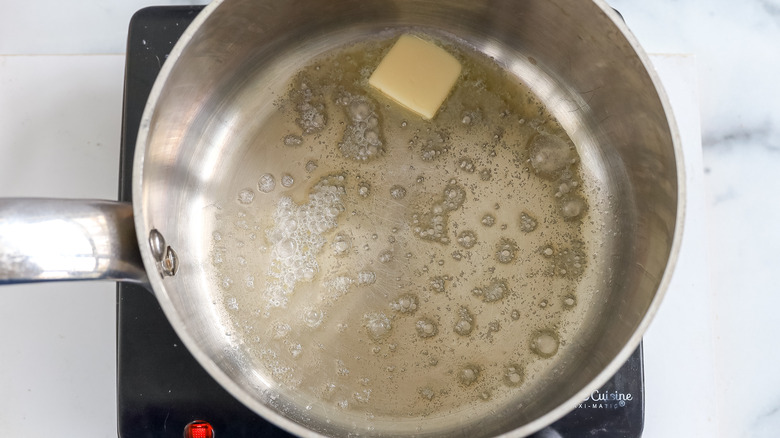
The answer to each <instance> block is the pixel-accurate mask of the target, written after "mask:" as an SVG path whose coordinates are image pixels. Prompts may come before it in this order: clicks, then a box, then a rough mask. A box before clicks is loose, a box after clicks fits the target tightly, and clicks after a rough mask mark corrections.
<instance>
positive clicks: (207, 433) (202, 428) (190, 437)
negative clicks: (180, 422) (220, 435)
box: [184, 420, 214, 438]
mask: <svg viewBox="0 0 780 438" xmlns="http://www.w3.org/2000/svg"><path fill="white" fill-rule="evenodd" d="M184 438H214V428H213V427H211V425H210V424H209V423H207V422H205V421H201V420H197V421H193V422H192V423H190V424H188V425H187V426H186V427H185V428H184Z"/></svg>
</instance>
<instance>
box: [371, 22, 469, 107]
mask: <svg viewBox="0 0 780 438" xmlns="http://www.w3.org/2000/svg"><path fill="white" fill-rule="evenodd" d="M460 70H461V65H460V62H458V60H457V59H455V57H453V56H452V55H450V54H449V53H447V51H446V50H444V49H442V48H441V47H439V46H437V45H435V44H433V43H430V42H428V41H425V40H423V39H421V38H418V37H416V36H412V35H401V37H400V38H398V41H396V43H395V45H393V47H392V48H391V49H390V51H389V52H387V55H385V57H384V58H383V59H382V61H381V62H380V63H379V66H377V68H376V70H374V73H373V74H372V75H371V77H370V78H369V79H368V83H369V84H370V85H371V86H373V87H374V88H376V89H378V90H379V91H381V92H382V93H384V94H385V95H387V96H388V97H390V98H391V99H393V100H395V101H396V102H398V103H399V104H401V105H402V106H404V107H406V108H408V109H410V110H412V111H414V112H415V113H417V114H419V115H421V116H422V117H423V118H425V119H432V118H433V116H435V115H436V112H437V111H438V110H439V107H440V106H441V104H442V103H444V99H446V98H447V95H448V94H449V93H450V90H451V89H452V87H453V86H454V85H455V82H456V81H457V80H458V76H460Z"/></svg>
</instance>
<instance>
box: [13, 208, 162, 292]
mask: <svg viewBox="0 0 780 438" xmlns="http://www.w3.org/2000/svg"><path fill="white" fill-rule="evenodd" d="M60 280H115V281H128V282H133V283H146V282H147V281H148V280H147V275H146V271H145V270H144V267H143V263H142V261H141V254H140V252H139V249H138V240H137V239H136V234H135V225H134V223H133V207H132V205H131V204H130V203H124V202H116V201H101V200H76V199H42V198H32V199H30V198H6V199H0V284H9V283H29V282H39V281H60Z"/></svg>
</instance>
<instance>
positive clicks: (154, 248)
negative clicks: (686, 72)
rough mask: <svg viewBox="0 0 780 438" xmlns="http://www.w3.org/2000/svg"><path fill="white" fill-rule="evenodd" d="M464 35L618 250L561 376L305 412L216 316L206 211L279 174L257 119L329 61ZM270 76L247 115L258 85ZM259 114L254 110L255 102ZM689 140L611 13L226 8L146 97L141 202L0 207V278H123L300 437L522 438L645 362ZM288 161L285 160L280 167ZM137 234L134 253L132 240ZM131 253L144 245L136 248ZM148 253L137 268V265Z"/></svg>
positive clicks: (281, 5)
mask: <svg viewBox="0 0 780 438" xmlns="http://www.w3.org/2000/svg"><path fill="white" fill-rule="evenodd" d="M410 28H414V29H417V30H423V31H431V32H433V33H446V34H449V35H454V36H456V37H457V38H459V39H461V40H462V41H465V42H466V43H467V44H468V45H469V46H471V47H473V48H475V49H476V50H478V51H480V52H482V53H485V54H487V55H489V56H490V57H492V58H494V59H495V60H496V62H498V63H499V65H501V66H503V67H504V68H505V69H506V71H507V72H508V73H509V74H512V75H515V76H517V77H519V78H520V79H521V80H522V81H523V82H525V83H526V84H527V85H528V86H529V87H530V88H531V89H532V90H533V91H534V92H535V93H536V95H537V96H538V98H539V99H540V100H541V101H542V102H543V103H544V104H545V106H546V107H547V108H548V110H549V111H550V112H551V113H552V114H553V115H554V116H555V117H556V118H557V119H558V121H559V122H560V124H561V125H562V126H563V128H564V129H565V130H566V132H567V133H568V135H569V136H570V137H571V138H572V140H573V141H574V143H575V144H576V146H577V151H578V153H579V156H580V158H581V162H582V166H583V171H584V172H586V173H588V174H589V175H590V176H591V177H592V180H593V181H594V183H595V184H597V185H599V187H600V189H599V190H602V191H603V192H604V193H605V194H606V197H607V198H608V199H610V206H609V208H610V211H611V223H610V227H609V230H608V233H607V232H606V231H605V232H604V236H602V237H603V240H604V242H605V244H604V245H602V246H601V247H600V248H597V249H594V250H593V254H594V256H595V260H598V261H597V262H595V261H594V262H593V263H591V264H590V267H589V269H591V270H592V271H593V275H592V276H591V277H590V278H591V279H590V280H588V282H587V284H584V285H582V288H586V289H588V290H589V294H590V295H591V300H590V301H591V305H590V307H589V310H588V311H587V315H586V318H585V319H584V321H583V322H582V324H581V325H580V327H578V329H577V333H576V335H573V336H571V337H570V338H569V339H567V344H568V347H567V348H566V350H565V353H562V354H560V355H559V357H556V359H555V360H556V365H555V367H553V371H551V372H550V374H549V375H548V376H546V377H545V378H540V382H538V383H537V384H535V385H529V388H528V389H527V390H526V391H525V392H523V393H522V394H520V395H518V397H517V398H514V399H513V401H512V402H511V403H505V404H504V405H502V406H500V407H498V408H496V407H492V408H491V409H490V410H483V411H480V410H479V409H469V410H467V411H461V412H453V413H449V414H442V415H438V416H430V417H413V418H402V419H399V418H389V417H388V418H385V417H382V416H377V417H375V418H367V417H366V415H364V414H363V413H356V414H355V413H349V412H340V411H338V410H337V409H336V408H334V407H332V406H330V407H329V406H325V405H324V404H323V405H322V406H314V408H312V407H311V405H310V404H309V403H306V402H305V400H303V398H302V397H301V396H300V395H299V394H297V393H296V392H295V391H293V390H289V389H285V388H284V387H283V385H279V384H278V382H275V381H274V378H273V374H272V373H269V372H268V370H265V369H262V368H261V367H259V366H258V365H257V363H256V361H254V360H253V359H252V355H251V352H250V351H249V350H250V348H248V347H247V342H244V340H241V339H236V338H235V337H232V336H229V335H227V334H226V331H229V330H226V327H227V325H228V324H229V322H228V321H226V320H225V316H224V314H223V313H221V312H219V311H217V310H215V302H216V301H217V299H216V298H215V297H216V296H217V292H216V291H215V286H214V281H213V279H212V278H211V273H210V271H209V269H208V268H207V266H208V264H209V263H208V261H209V257H210V243H209V242H210V234H211V233H210V228H209V226H210V224H209V219H208V218H206V217H205V216H204V213H203V212H204V210H205V209H207V208H210V206H213V205H215V204H216V203H218V202H220V200H222V199H225V198H227V197H234V196H235V193H236V190H237V188H239V187H240V185H241V184H242V182H241V181H243V180H245V179H246V177H247V176H248V175H250V174H251V172H252V169H251V168H250V165H251V163H257V162H258V160H260V161H262V160H267V159H268V157H266V156H265V155H264V152H263V151H262V150H257V148H252V147H250V145H251V144H252V141H250V140H249V139H251V138H256V137H257V136H258V135H262V136H267V137H269V138H279V137H280V136H281V135H282V134H283V133H281V132H261V133H258V132H254V131H253V127H256V126H257V125H256V124H255V123H254V122H253V119H254V118H256V117H258V114H265V113H267V112H269V111H272V110H273V99H274V97H273V96H274V94H273V93H272V92H271V91H269V90H276V91H278V92H282V91H283V90H284V88H285V87H286V86H287V85H286V84H287V83H288V82H289V80H290V78H292V77H293V76H294V75H295V73H296V71H297V70H298V69H299V68H300V67H301V66H302V65H304V64H306V63H307V62H308V61H310V60H311V59H314V58H315V57H316V56H318V55H319V54H321V53H323V52H325V51H327V50H329V49H332V48H335V47H340V46H343V45H345V44H349V43H352V42H356V41H361V40H362V39H365V38H368V37H371V36H372V35H375V34H377V33H381V32H385V33H388V32H390V33H392V32H394V31H397V32H401V31H402V30H404V29H410ZM258 75H260V76H262V75H268V76H269V78H272V79H270V80H269V81H270V82H269V83H268V85H267V87H266V88H264V90H265V91H263V92H262V93H261V94H259V95H257V98H256V99H246V98H242V97H241V96H246V95H247V93H253V92H257V88H252V89H247V88H248V87H249V85H248V83H249V82H248V81H247V80H246V78H248V77H258ZM247 102H249V103H247ZM680 156H681V154H680V152H679V139H678V134H677V132H676V128H675V126H674V122H673V118H672V117H671V115H670V113H669V104H668V103H667V101H666V97H665V95H664V93H663V90H662V89H661V88H660V85H659V81H658V80H657V78H656V76H655V75H654V73H653V71H652V68H651V67H650V64H649V61H648V59H647V57H646V56H645V54H644V53H643V52H642V50H641V49H640V48H639V47H638V44H637V43H636V41H635V39H634V38H633V36H632V35H631V34H630V32H629V31H628V30H627V28H626V27H625V25H624V23H623V22H622V21H621V20H620V18H619V17H618V16H617V15H616V14H615V12H614V11H612V10H611V9H610V8H609V7H608V6H607V5H606V4H605V3H604V2H603V1H601V0H595V1H592V2H591V1H581V0H556V1H549V0H528V1H491V2H478V1H428V0H396V1H387V0H382V1H378V0H376V1H374V0H360V1H356V0H346V1H340V2H328V1H311V0H309V1H286V2H267V1H248V0H236V1H224V2H220V1H216V2H213V3H212V4H211V5H209V6H208V7H207V8H206V9H205V10H204V11H203V13H201V15H200V16H198V18H197V19H196V20H195V22H194V23H193V24H192V26H191V27H190V28H189V29H187V31H186V32H185V34H184V36H183V37H182V38H181V40H180V41H179V43H178V44H177V45H176V47H175V48H174V50H173V52H172V54H171V56H170V58H169V59H168V60H167V61H166V63H165V65H164V67H163V70H162V72H161V74H160V75H159V77H158V79H157V82H156V83H155V86H154V88H153V90H152V93H151V95H150V98H149V101H148V104H147V107H146V111H145V113H144V117H143V120H142V124H141V127H140V131H139V139H138V144H137V148H136V156H135V162H134V173H133V204H132V206H130V205H126V204H115V203H110V202H102V201H100V202H97V201H58V200H0V250H2V253H0V281H1V282H5V283H14V282H22V281H46V280H62V279H69V280H73V279H113V280H121V281H135V282H140V283H144V284H147V285H148V286H149V287H150V289H151V290H153V292H154V294H155V296H156V297H157V299H158V300H159V302H160V304H161V306H162V308H163V310H164V311H165V314H166V316H167V317H168V319H169V320H170V322H171V324H172V325H173V327H174V328H175V329H176V331H177V333H178V335H179V336H180V337H181V338H182V340H183V341H184V342H185V344H186V345H187V347H188V348H189V349H190V350H191V351H192V353H193V355H194V356H195V357H196V359H197V360H198V361H199V362H200V363H201V364H202V365H203V367H204V368H205V369H206V370H207V371H208V372H209V373H210V374H211V375H212V376H213V377H214V378H215V379H216V380H217V381H218V382H219V383H220V384H222V385H223V386H224V387H225V388H226V389H227V390H228V391H230V392H231V393H232V394H233V395H234V396H235V397H236V398H237V399H238V400H240V401H241V402H242V403H244V404H246V405H247V406H248V407H250V408H251V409H253V410H254V411H256V412H257V413H258V414H259V415H262V416H264V417H266V418H267V419H269V420H270V421H272V422H274V423H276V424H277V425H279V426H281V427H283V428H285V429H287V430H289V431H291V432H293V433H297V434H300V435H304V436H316V435H333V436H347V435H350V436H357V435H366V436H373V435H394V436H404V435H414V436H468V437H475V436H493V435H499V434H510V435H512V436H522V435H526V434H529V433H532V432H534V431H536V430H539V429H541V428H543V427H544V426H545V425H548V424H550V423H551V422H553V421H554V420H556V419H558V418H560V417H561V416H563V415H564V414H565V413H566V412H568V411H569V410H571V409H572V408H573V407H574V406H575V405H576V403H577V402H578V401H580V400H582V399H584V398H585V395H586V394H588V393H589V392H591V391H592V390H593V389H596V388H598V387H599V386H600V385H601V384H603V383H604V382H605V381H606V380H607V379H608V378H609V377H610V376H611V375H612V374H613V373H614V372H615V371H616V370H617V369H618V368H619V367H620V365H621V364H622V363H623V362H624V361H625V360H626V358H627V357H628V356H629V354H630V353H631V352H632V351H633V350H634V349H635V348H636V346H637V345H638V343H639V340H640V339H641V336H642V333H643V332H644V330H645V329H646V327H647V326H648V324H649V322H650V320H651V318H652V316H653V315H654V313H655V311H656V309H657V308H658V306H659V303H660V300H661V298H662V296H663V292H664V290H665V288H666V286H667V284H668V282H669V279H670V277H671V269H672V267H673V265H674V261H675V258H676V256H677V251H678V248H679V242H680V235H681V232H682V230H681V229H680V224H681V223H682V214H683V206H682V205H681V200H682V199H683V198H684V197H683V196H682V195H681V194H682V190H683V187H682V185H681V184H682V181H683V177H682V169H683V166H682V163H681V162H680V161H679V157H680ZM276 159H279V158H278V157H277V158H276ZM136 235H137V238H136ZM136 241H137V245H138V246H136V245H135V244H136ZM139 248H140V253H139Z"/></svg>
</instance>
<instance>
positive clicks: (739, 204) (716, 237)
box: [0, 0, 780, 438]
mask: <svg viewBox="0 0 780 438" xmlns="http://www.w3.org/2000/svg"><path fill="white" fill-rule="evenodd" d="M193 3H201V2H197V1H196V2H187V1H176V0H173V1H149V0H116V1H111V2H108V1H97V0H82V1H79V2H61V1H55V0H30V1H27V2H11V1H10V0H0V4H2V5H3V6H5V8H3V10H4V11H5V13H4V14H2V15H0V196H52V197H84V198H106V199H115V198H116V194H117V183H116V180H117V172H118V170H117V163H118V160H119V150H118V144H119V136H120V117H121V101H122V83H123V74H124V71H123V69H124V49H125V39H126V36H127V25H128V23H129V20H130V17H131V16H132V14H133V13H134V12H135V11H136V10H138V9H140V8H141V7H144V6H148V5H165V4H193ZM610 4H611V5H612V6H613V7H615V8H616V9H618V10H619V11H620V12H621V13H622V15H623V17H624V18H625V20H626V22H627V24H628V26H629V27H630V28H631V29H632V31H633V32H634V34H635V35H636V37H637V38H638V40H639V41H640V43H641V44H642V45H643V47H644V49H645V50H646V51H647V52H649V53H653V54H656V55H654V56H653V57H652V59H653V63H654V65H655V66H656V69H657V71H658V73H659V75H660V76H661V77H662V79H663V81H664V84H665V86H666V87H667V88H668V90H667V91H668V92H669V95H670V97H671V98H672V100H673V106H674V108H675V112H676V114H677V117H678V119H682V118H685V119H686V121H685V123H686V124H688V125H691V124H692V126H696V125H698V124H700V126H701V130H700V131H699V130H696V129H694V130H692V131H686V132H687V134H684V141H685V142H689V143H691V142H692V143H694V144H695V145H696V146H698V143H699V142H700V143H701V145H702V148H701V149H698V148H696V147H694V148H693V149H692V150H693V151H694V152H693V153H691V154H688V155H686V167H687V168H688V170H689V173H690V175H689V176H688V178H689V180H690V179H691V178H692V179H694V180H696V179H698V180H699V183H703V184H700V187H703V190H699V191H698V192H697V193H693V194H692V195H691V198H690V199H689V202H690V205H691V208H690V212H691V213H690V214H691V215H692V216H693V218H694V219H695V221H693V222H692V223H691V224H690V226H689V229H690V232H686V239H688V240H690V242H687V241H686V243H685V244H684V245H686V246H684V249H683V257H681V263H680V266H679V268H678V272H681V273H680V274H679V275H678V274H675V279H674V284H673V287H672V288H671V289H670V293H669V295H668V297H667V299H666V300H665V302H664V305H663V306H662V309H661V311H660V312H659V314H658V317H657V319H656V321H654V323H653V325H652V326H651V328H650V330H649V331H648V333H647V336H646V338H645V347H646V350H645V355H646V357H645V359H646V360H645V364H646V379H647V400H646V403H647V409H646V426H645V434H644V436H645V437H650V438H656V437H670V436H685V437H693V436H695V437H703V438H704V437H713V436H717V437H724V438H725V437H767V438H768V437H775V436H778V432H777V431H778V430H780V372H778V371H777V370H778V368H780V348H778V347H777V346H776V345H777V341H776V336H777V335H780V318H778V317H776V314H777V313H778V310H777V309H778V308H780V298H778V297H777V296H775V295H774V293H775V291H776V289H777V288H776V287H774V284H775V281H773V278H772V277H771V276H772V272H774V268H773V266H774V262H773V260H774V257H775V255H774V251H775V249H776V248H778V247H780V231H777V228H776V227H774V225H775V224H776V223H778V222H779V220H780V205H778V204H777V203H775V202H774V201H773V195H774V194H775V193H776V190H778V189H780V182H778V181H775V180H774V179H772V177H771V175H772V173H773V171H777V169H780V105H778V102H777V101H778V98H780V85H778V72H780V48H778V42H780V1H778V0H746V1H744V2H741V3H739V4H737V3H735V2H733V1H730V0H707V1H704V0H656V1H653V2H646V1H637V0H611V2H610ZM686 135H687V137H686ZM689 182H690V181H689ZM694 182H695V181H694ZM114 300H115V296H114V285H113V284H109V283H106V284H86V283H79V284H58V285H20V286H10V287H3V288H2V289H0V347H1V348H2V350H3V351H4V353H3V357H2V358H0V393H2V395H3V397H2V398H0V425H2V427H3V435H4V436H14V437H16V436H20V437H21V436H24V437H44V436H51V435H52V434H53V432H52V428H53V427H55V426H57V429H58V430H59V431H63V430H64V431H65V432H64V435H66V436H68V435H78V436H90V437H111V436H116V405H115V396H116V394H115V378H116V364H115V348H116V344H115V309H114V306H115V302H114ZM62 425H67V429H62ZM68 430H72V431H74V432H73V433H72V434H71V433H70V432H68Z"/></svg>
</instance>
